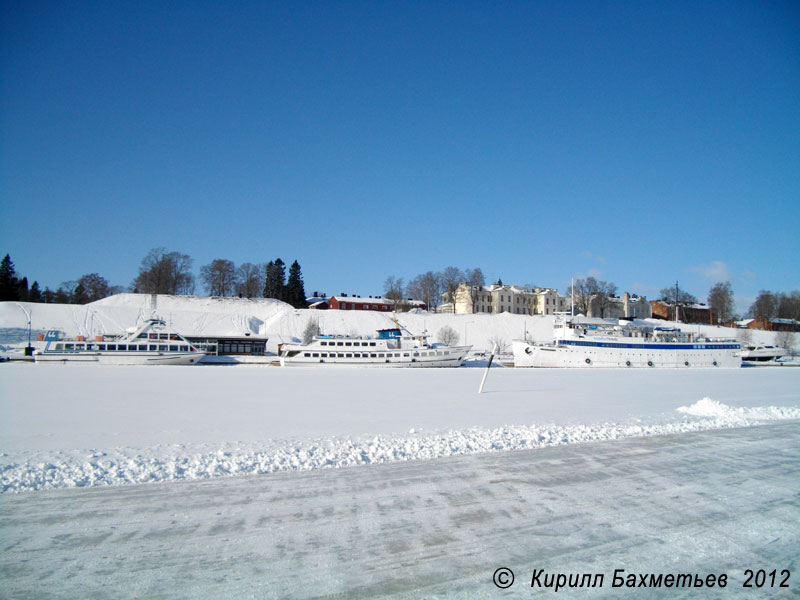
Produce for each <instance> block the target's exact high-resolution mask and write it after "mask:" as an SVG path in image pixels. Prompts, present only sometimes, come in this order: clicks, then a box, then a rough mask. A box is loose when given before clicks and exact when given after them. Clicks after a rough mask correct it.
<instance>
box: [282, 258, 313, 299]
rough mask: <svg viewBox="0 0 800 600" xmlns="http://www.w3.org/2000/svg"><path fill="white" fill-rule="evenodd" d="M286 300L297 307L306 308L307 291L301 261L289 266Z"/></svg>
mask: <svg viewBox="0 0 800 600" xmlns="http://www.w3.org/2000/svg"><path fill="white" fill-rule="evenodd" d="M286 302H288V303H289V304H291V305H292V306H294V307H295V308H306V306H308V305H307V304H306V291H305V288H304V287H303V275H302V274H301V273H300V263H298V262H297V261H294V262H293V263H292V266H291V267H289V280H288V282H287V283H286Z"/></svg>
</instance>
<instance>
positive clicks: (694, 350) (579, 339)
mask: <svg viewBox="0 0 800 600" xmlns="http://www.w3.org/2000/svg"><path fill="white" fill-rule="evenodd" d="M553 338H554V339H553V341H552V342H551V343H544V344H537V343H533V342H529V341H527V340H514V341H513V342H512V348H513V351H514V366H515V367H566V368H690V367H691V368H695V367H741V366H742V358H741V346H740V344H739V343H738V342H736V341H734V340H730V339H709V338H706V337H703V336H699V335H696V334H694V333H690V332H685V331H681V330H680V329H676V328H669V327H652V326H648V325H644V324H638V325H634V324H632V323H630V322H627V321H616V320H614V321H613V322H612V321H611V320H606V319H587V318H578V317H575V318H572V319H568V318H566V317H563V316H562V317H560V318H559V319H557V320H556V323H555V328H554V332H553Z"/></svg>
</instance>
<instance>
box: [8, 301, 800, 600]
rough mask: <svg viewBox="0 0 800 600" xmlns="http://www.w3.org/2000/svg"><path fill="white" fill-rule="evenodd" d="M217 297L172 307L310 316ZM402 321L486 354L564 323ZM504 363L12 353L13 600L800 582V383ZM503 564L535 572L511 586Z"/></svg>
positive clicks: (798, 376)
mask: <svg viewBox="0 0 800 600" xmlns="http://www.w3.org/2000/svg"><path fill="white" fill-rule="evenodd" d="M130 296H132V295H126V296H125V297H118V298H115V299H108V300H107V301H105V302H104V303H102V302H101V303H99V304H96V305H95V306H90V307H88V308H84V307H60V308H57V309H55V310H52V311H50V312H48V311H49V310H50V309H49V308H46V307H45V308H43V307H40V306H33V307H32V309H31V310H32V311H33V312H32V313H31V314H32V317H33V319H34V321H36V319H37V315H38V318H40V319H42V320H43V321H42V323H37V325H36V327H40V328H47V327H49V326H51V325H52V326H56V327H61V328H63V329H65V330H67V331H69V327H72V328H73V329H74V331H72V333H91V331H92V330H96V329H97V327H98V322H99V323H101V325H102V328H103V329H104V330H105V329H108V330H110V329H114V328H117V327H122V326H123V325H125V326H127V325H128V324H129V322H130V321H131V320H135V319H136V318H140V317H141V315H143V314H144V313H143V311H144V305H142V306H141V307H137V306H134V305H133V304H134V301H135V302H140V301H141V298H137V297H133V298H132V297H130ZM197 301H198V300H197V299H195V301H189V300H185V299H174V301H173V300H164V301H161V302H160V304H159V305H160V306H164V307H165V310H166V311H169V312H170V313H171V316H172V319H173V320H174V321H175V322H178V323H181V324H182V325H183V327H184V328H185V329H189V330H190V331H189V332H188V333H190V334H200V335H204V334H206V333H208V334H211V333H219V334H220V335H223V334H224V333H225V332H226V331H228V332H236V331H242V330H245V329H246V330H248V331H250V332H251V333H253V335H260V334H263V333H264V332H267V333H268V335H270V337H271V338H278V339H284V340H286V339H289V338H293V337H296V336H298V335H299V334H300V333H301V332H302V330H303V327H304V326H305V324H306V323H307V322H308V319H309V318H311V315H309V311H294V310H291V309H287V308H286V306H285V305H281V304H280V303H274V302H238V301H231V302H227V301H217V300H214V299H208V300H207V301H204V302H205V305H203V306H200V307H199V308H198V307H196V308H197V310H195V311H193V310H190V308H191V307H192V306H195V305H196V302H197ZM170 302H172V304H170ZM14 304H16V303H2V305H0V343H3V344H9V343H13V342H14V340H13V339H11V338H15V339H16V338H19V339H21V340H24V339H26V337H27V330H26V328H25V327H24V321H23V320H22V319H23V317H24V311H22V310H20V309H19V307H18V306H14ZM29 308H30V307H29ZM335 312H336V311H329V312H328V313H326V314H325V315H319V316H318V317H317V316H315V318H319V319H320V320H321V321H322V325H323V326H324V327H325V328H327V329H328V330H329V331H332V332H337V333H369V332H371V331H372V330H374V329H377V328H379V327H382V326H385V324H386V323H385V320H386V317H385V316H384V315H344V314H333V313H335ZM17 313H19V314H17ZM62 313H63V314H62ZM20 315H22V316H20ZM470 317H472V315H470ZM403 318H404V319H405V323H404V324H405V325H406V326H409V327H410V328H411V329H412V330H422V329H423V328H427V329H429V330H430V331H431V332H432V333H435V331H436V329H437V328H438V327H441V326H443V325H445V324H448V325H451V326H453V327H454V328H455V329H456V330H457V331H459V332H460V333H462V335H468V336H469V342H468V343H472V344H476V345H478V347H479V348H481V347H484V346H483V344H485V343H488V340H490V339H492V338H496V337H502V338H504V339H510V338H511V337H513V336H514V335H515V332H517V331H520V332H521V331H527V332H528V333H530V334H532V335H533V336H534V337H539V338H546V337H547V335H548V329H551V323H550V322H549V321H548V320H547V319H545V318H541V317H538V318H533V317H530V318H523V317H516V316H513V315H494V316H493V317H491V318H487V319H480V318H475V319H470V320H465V319H458V318H456V317H454V316H452V315H427V314H416V315H404V316H403ZM482 374H483V372H482V370H480V369H431V370H424V369H420V370H416V369H407V370H380V369H363V370H362V369H344V370H337V369H324V370H322V369H313V368H309V369H304V368H297V369H280V368H276V367H269V366H266V365H237V366H225V367H222V366H209V367H198V366H195V367H167V366H164V367H114V366H98V365H42V364H29V363H11V364H9V363H4V364H0V478H1V479H0V489H2V492H1V493H0V540H1V541H2V548H3V560H2V561H0V597H12V598H13V597H20V598H46V597H52V598H108V597H114V598H198V597H214V598H248V597H250V598H309V597H340V598H371V597H400V598H435V597H460V598H496V597H519V598H528V597H531V596H532V595H540V594H542V593H545V594H549V593H553V590H552V589H550V590H542V589H531V587H530V583H531V576H532V573H533V571H534V569H545V570H546V571H547V572H548V573H602V574H604V575H605V577H606V580H605V583H604V584H603V585H602V586H601V587H597V588H584V589H580V590H561V591H559V595H560V596H566V597H578V598H594V597H619V596H628V597H634V595H637V592H639V590H627V589H625V588H623V589H614V588H612V587H611V579H612V576H613V572H614V570H615V569H626V571H627V572H637V573H656V574H658V573H662V574H667V573H684V572H692V573H702V574H709V573H716V574H725V575H727V576H728V577H729V578H730V581H731V583H730V584H729V586H728V587H727V588H726V589H724V590H720V589H718V588H717V589H715V590H713V591H711V590H708V589H706V590H699V591H698V590H695V589H663V588H662V589H660V590H655V592H656V593H653V592H654V590H649V592H650V593H649V594H648V595H649V596H654V595H655V596H660V597H665V598H682V597H689V596H692V597H695V596H698V595H701V596H715V597H724V598H727V597H744V598H750V597H753V598H755V597H758V598H761V597H776V598H783V597H789V596H792V595H795V596H796V595H798V593H800V586H799V585H798V581H797V578H798V574H800V567H799V566H798V564H797V555H798V553H797V548H798V547H800V526H798V523H800V500H798V498H800V369H798V368H771V369H757V368H755V369H725V370H722V369H697V370H674V371H672V370H658V371H655V370H654V371H630V370H613V369H612V370H585V371H584V370H542V369H539V370H530V369H504V368H501V367H498V368H494V369H492V371H491V373H490V374H489V377H488V380H487V383H486V388H485V392H484V393H483V394H478V393H477V388H478V385H479V383H480V379H481V376H482ZM499 567H507V568H510V569H512V570H513V571H514V573H515V574H516V577H517V580H516V583H515V584H514V586H513V587H512V588H509V589H508V590H506V591H505V592H504V591H502V590H499V589H497V588H496V587H495V586H494V584H493V583H492V574H493V572H494V571H495V569H497V568H499ZM748 568H750V569H766V570H767V571H771V570H773V569H776V570H778V571H781V570H784V569H785V570H788V571H790V572H791V573H792V575H791V579H790V582H789V583H790V587H789V588H785V589H781V588H770V589H747V588H744V587H743V585H742V584H743V582H744V573H745V570H746V569H748ZM638 595H641V592H640V593H639V594H638Z"/></svg>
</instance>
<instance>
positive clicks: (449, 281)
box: [439, 267, 466, 311]
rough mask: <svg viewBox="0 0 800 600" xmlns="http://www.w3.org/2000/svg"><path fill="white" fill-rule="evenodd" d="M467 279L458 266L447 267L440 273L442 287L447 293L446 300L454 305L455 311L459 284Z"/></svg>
mask: <svg viewBox="0 0 800 600" xmlns="http://www.w3.org/2000/svg"><path fill="white" fill-rule="evenodd" d="M465 279H466V278H465V277H464V274H463V273H462V272H461V269H459V268H458V267H447V268H446V269H445V270H444V271H442V272H441V273H440V274H439V283H440V285H441V289H442V290H443V292H444V293H445V294H446V295H447V296H446V301H447V302H450V303H451V304H452V305H453V310H454V311H455V302H456V298H455V295H456V290H457V289H458V284H459V283H461V282H462V281H464V280H465Z"/></svg>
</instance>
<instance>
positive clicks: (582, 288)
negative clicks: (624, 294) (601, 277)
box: [569, 277, 617, 317]
mask: <svg viewBox="0 0 800 600" xmlns="http://www.w3.org/2000/svg"><path fill="white" fill-rule="evenodd" d="M569 291H570V294H574V298H575V308H576V309H578V312H581V313H583V314H584V315H588V314H589V313H590V312H592V314H594V313H595V312H597V313H600V316H601V317H603V316H605V312H606V310H608V306H609V304H610V300H609V298H610V297H611V296H612V295H613V294H614V293H615V292H616V291H617V286H616V285H615V284H613V283H610V282H608V281H598V280H597V279H595V278H594V277H587V278H585V279H576V280H575V282H574V283H573V284H572V286H571V287H570V290H569Z"/></svg>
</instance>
